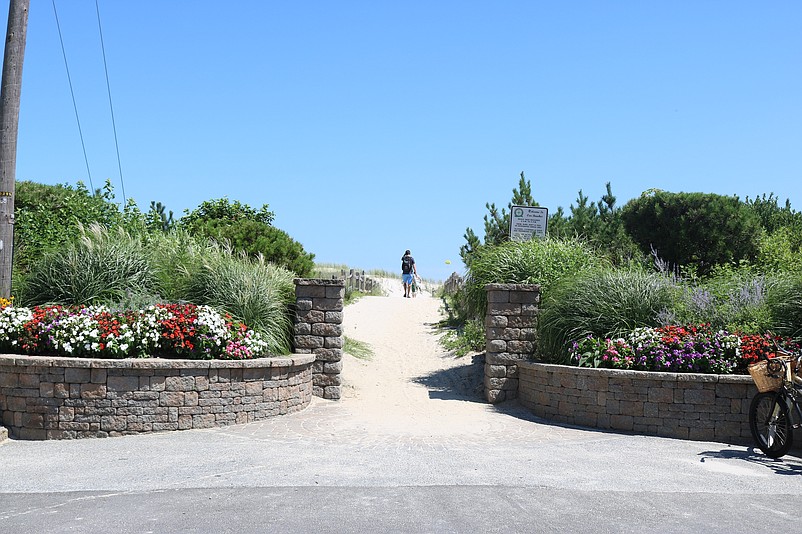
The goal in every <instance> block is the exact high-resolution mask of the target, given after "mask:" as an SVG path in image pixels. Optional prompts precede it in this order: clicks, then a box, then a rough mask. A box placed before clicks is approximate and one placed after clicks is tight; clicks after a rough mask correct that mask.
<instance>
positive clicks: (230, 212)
mask: <svg viewBox="0 0 802 534" xmlns="http://www.w3.org/2000/svg"><path fill="white" fill-rule="evenodd" d="M272 221H273V212H271V211H268V209H267V205H264V206H262V208H261V209H259V210H255V209H253V208H251V207H250V206H248V205H247V204H241V203H240V202H238V201H236V200H235V201H233V202H231V201H229V200H228V199H227V198H222V199H217V200H210V201H206V202H203V203H202V204H201V205H200V206H199V207H198V208H197V209H195V210H193V211H192V212H190V213H188V214H187V215H186V216H184V217H183V218H182V219H181V221H180V225H181V227H182V228H185V229H186V230H187V231H188V232H189V233H190V234H193V235H196V236H202V237H207V238H212V239H214V240H216V241H218V242H227V243H229V244H230V245H231V247H232V248H233V249H234V250H235V251H242V252H245V253H246V254H248V255H250V256H252V257H256V256H258V255H262V256H263V257H264V258H265V260H266V261H268V262H271V263H275V264H277V265H280V266H282V267H285V268H286V269H289V270H291V271H293V272H294V273H295V274H297V275H298V276H300V277H306V276H309V275H311V274H312V272H313V270H314V257H315V256H314V254H310V253H307V252H306V251H305V250H304V248H303V245H301V244H300V243H298V242H297V241H295V240H294V239H292V238H291V237H290V236H289V234H287V233H286V232H284V231H283V230H279V229H278V228H275V227H274V226H272V225H271V223H272Z"/></svg>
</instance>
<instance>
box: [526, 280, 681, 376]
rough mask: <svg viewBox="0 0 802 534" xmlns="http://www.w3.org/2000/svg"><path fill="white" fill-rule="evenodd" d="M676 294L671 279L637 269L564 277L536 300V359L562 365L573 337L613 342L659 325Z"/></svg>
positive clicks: (675, 287) (674, 284) (677, 293)
mask: <svg viewBox="0 0 802 534" xmlns="http://www.w3.org/2000/svg"><path fill="white" fill-rule="evenodd" d="M680 291H681V288H679V287H678V286H677V284H676V283H675V282H674V280H672V279H671V278H669V277H667V276H665V275H662V274H659V273H647V272H644V271H641V270H624V269H616V270H613V269H609V268H595V269H586V270H585V271H582V272H580V273H579V274H578V275H576V276H573V277H570V278H564V279H563V280H562V281H561V282H559V283H558V284H556V285H554V286H552V288H551V290H550V291H548V292H544V293H543V296H542V298H541V313H540V321H539V350H540V357H541V358H543V359H544V360H548V361H554V362H562V363H566V362H567V357H568V349H569V348H570V343H572V342H573V341H575V340H577V339H581V338H584V337H587V336H595V337H602V338H608V337H609V338H618V337H622V336H623V335H625V334H626V333H627V332H630V331H632V330H634V329H636V328H639V327H644V326H660V325H661V317H662V316H664V315H665V312H666V310H670V309H671V308H672V306H673V305H674V303H675V302H676V300H677V299H678V298H679V295H680Z"/></svg>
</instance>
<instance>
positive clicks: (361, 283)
mask: <svg viewBox="0 0 802 534" xmlns="http://www.w3.org/2000/svg"><path fill="white" fill-rule="evenodd" d="M331 277H332V279H334V278H341V279H343V280H345V287H346V288H348V289H352V290H356V291H362V292H363V293H368V292H370V291H373V290H374V289H377V288H379V287H381V285H380V284H379V281H378V280H375V279H373V278H371V277H370V276H367V275H366V274H365V271H357V270H356V269H350V270H349V271H348V272H345V269H343V270H341V271H340V274H339V275H336V274H333V275H331Z"/></svg>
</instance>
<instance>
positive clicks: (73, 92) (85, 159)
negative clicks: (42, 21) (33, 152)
mask: <svg viewBox="0 0 802 534" xmlns="http://www.w3.org/2000/svg"><path fill="white" fill-rule="evenodd" d="M52 1H53V14H54V15H55V16H56V28H58V39H59V42H60V43H61V55H62V56H64V68H65V70H66V71H67V83H68V84H69V86H70V95H71V96H72V107H73V109H74V110H75V122H77V123H78V135H79V137H80V138H81V149H82V150H83V151H84V162H85V163H86V175H87V176H88V177H89V190H90V191H91V192H92V193H94V192H95V186H94V185H92V173H91V172H90V170H89V158H88V157H87V156H86V144H85V143H84V133H83V130H82V129H81V119H80V118H79V117H78V104H76V102H75V91H73V88H72V77H70V67H69V65H68V64H67V51H66V50H65V49H64V38H63V37H62V35H61V24H59V20H58V11H57V10H56V0H52Z"/></svg>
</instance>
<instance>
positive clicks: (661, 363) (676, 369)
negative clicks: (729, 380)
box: [571, 324, 798, 374]
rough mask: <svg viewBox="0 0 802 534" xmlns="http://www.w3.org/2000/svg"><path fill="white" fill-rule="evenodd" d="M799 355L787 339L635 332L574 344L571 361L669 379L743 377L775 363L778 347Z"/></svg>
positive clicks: (699, 330)
mask: <svg viewBox="0 0 802 534" xmlns="http://www.w3.org/2000/svg"><path fill="white" fill-rule="evenodd" d="M778 346H780V347H784V348H786V349H787V350H797V349H798V346H797V345H796V344H794V343H793V342H792V341H791V340H790V339H787V338H782V337H779V336H774V335H771V334H766V335H763V336H758V335H738V334H732V333H729V332H726V331H723V330H713V329H712V328H710V325H707V324H701V325H689V326H665V327H662V328H638V329H636V330H634V331H632V333H631V334H630V335H629V336H627V337H626V338H618V339H609V338H608V339H599V338H596V337H593V336H588V337H586V338H584V339H581V340H579V341H578V342H575V343H574V345H573V348H572V351H571V360H572V362H574V363H575V364H576V365H577V366H579V367H600V368H608V369H623V370H634V371H655V372H673V373H710V374H745V373H746V368H747V366H748V365H749V364H751V363H755V362H757V361H758V360H760V359H765V358H773V357H774V356H775V355H776V354H775V351H776V347H778Z"/></svg>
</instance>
